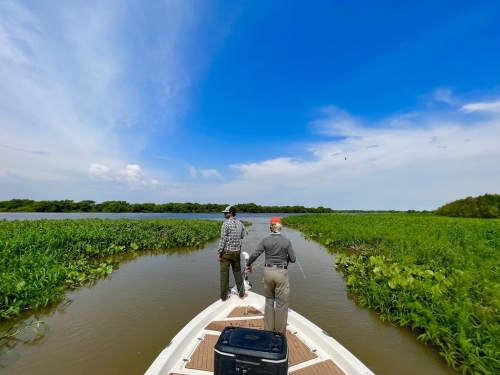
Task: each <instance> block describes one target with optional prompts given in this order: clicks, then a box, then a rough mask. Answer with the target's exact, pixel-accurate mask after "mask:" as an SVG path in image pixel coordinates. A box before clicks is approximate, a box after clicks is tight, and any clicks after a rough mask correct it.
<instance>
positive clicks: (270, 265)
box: [266, 264, 288, 270]
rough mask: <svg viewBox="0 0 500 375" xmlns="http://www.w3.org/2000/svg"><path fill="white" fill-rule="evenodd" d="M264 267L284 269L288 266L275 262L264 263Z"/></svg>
mask: <svg viewBox="0 0 500 375" xmlns="http://www.w3.org/2000/svg"><path fill="white" fill-rule="evenodd" d="M266 267H269V268H282V269H284V270H286V269H287V268H288V267H287V266H277V265H275V264H266Z"/></svg>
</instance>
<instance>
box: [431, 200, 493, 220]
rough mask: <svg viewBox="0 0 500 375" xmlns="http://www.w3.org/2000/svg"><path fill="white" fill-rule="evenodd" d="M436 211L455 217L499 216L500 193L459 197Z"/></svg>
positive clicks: (487, 217)
mask: <svg viewBox="0 0 500 375" xmlns="http://www.w3.org/2000/svg"><path fill="white" fill-rule="evenodd" d="M434 213H435V214H436V215H442V216H453V217H477V218H486V219H494V218H499V217H500V194H485V195H480V196H479V197H475V198H473V197H467V198H465V199H459V200H456V201H454V202H451V203H447V204H445V205H444V206H442V207H439V208H438V209H437V210H436V211H434Z"/></svg>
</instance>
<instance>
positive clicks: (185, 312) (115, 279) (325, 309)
mask: <svg viewBox="0 0 500 375" xmlns="http://www.w3.org/2000/svg"><path fill="white" fill-rule="evenodd" d="M238 218H240V219H242V220H247V221H251V222H252V223H253V225H252V226H251V227H248V228H247V229H248V235H247V237H246V238H245V240H244V247H243V250H244V251H247V252H251V251H252V250H253V249H254V248H255V246H256V245H257V243H258V241H259V240H260V239H261V238H262V237H263V236H265V235H267V234H268V231H269V230H268V224H267V223H268V220H269V217H267V216H247V217H246V216H244V215H239V216H238ZM284 234H285V232H284ZM286 235H287V236H288V237H289V238H290V240H291V241H292V244H293V246H294V249H295V251H296V253H297V257H298V260H299V262H300V266H301V268H302V271H303V273H304V274H303V273H302V271H301V270H300V267H299V266H298V265H297V264H295V265H292V266H291V269H290V284H291V300H290V308H291V309H293V310H296V311H297V312H299V313H300V314H302V315H303V316H305V317H306V318H308V319H309V320H311V321H312V322H313V323H315V324H317V325H318V326H320V327H321V328H322V329H324V330H325V331H327V332H328V333H329V334H330V335H331V336H333V337H334V338H335V339H336V340H337V341H339V342H340V343H341V344H342V345H344V346H345V347H346V348H347V349H348V350H349V351H351V352H352V353H353V354H354V355H355V356H356V357H358V358H359V359H360V360H361V361H362V362H364V363H365V364H366V365H367V366H368V367H369V368H370V369H372V371H374V372H375V373H376V374H377V375H401V374H404V375H413V374H415V375H417V374H418V375H421V374H426V375H440V374H459V372H457V371H455V370H453V369H451V368H449V367H448V366H447V365H446V362H445V361H444V359H443V358H442V357H441V356H440V355H439V354H438V351H437V350H436V348H434V347H431V346H426V345H424V344H422V343H420V342H419V341H417V340H416V337H417V334H416V333H413V332H411V330H409V329H405V328H399V327H394V326H392V325H391V324H389V323H387V322H381V321H380V319H379V315H378V314H377V313H376V312H374V311H370V310H367V309H365V308H361V307H359V306H358V305H357V304H356V302H355V300H354V297H353V296H352V295H351V294H350V293H348V292H347V291H346V288H345V282H344V280H343V279H342V275H341V274H340V273H338V272H337V271H335V269H334V265H333V261H334V256H332V255H331V254H329V253H328V252H327V251H326V249H325V248H324V247H322V246H320V245H318V244H317V243H315V242H310V241H306V240H305V239H304V238H303V236H302V235H301V233H300V232H297V231H295V230H290V229H287V230H286ZM217 245H218V240H215V241H211V242H209V243H207V244H206V245H205V246H204V247H203V248H201V249H183V250H180V251H178V252H168V253H162V254H151V253H144V254H142V255H139V256H136V255H131V254H127V255H125V256H123V257H122V258H121V260H120V266H119V269H117V270H116V271H114V272H113V273H112V274H111V275H110V276H109V277H108V278H107V279H103V280H100V281H99V282H97V283H95V284H94V285H92V286H86V287H83V288H81V289H78V290H75V291H71V292H69V293H68V298H69V300H70V302H68V303H62V304H60V305H59V306H57V307H52V308H50V309H45V310H42V311H39V312H38V313H37V314H36V315H34V314H30V313H25V314H24V315H23V316H22V317H21V319H18V320H16V321H8V322H5V321H4V322H2V323H1V324H0V332H5V330H6V329H7V328H8V327H10V326H11V325H13V324H17V323H22V322H28V321H30V320H32V319H34V318H36V319H40V320H43V321H45V322H46V323H47V324H48V325H49V327H50V334H49V335H48V336H46V337H45V338H44V339H43V340H40V341H39V342H36V343H33V344H31V345H23V343H22V342H17V343H16V342H14V341H12V342H11V343H10V345H11V347H12V348H11V352H10V356H9V357H8V358H7V357H5V358H4V359H3V362H2V360H0V366H2V367H0V372H1V373H2V374H5V375H10V374H12V375H13V374H16V375H18V374H23V375H35V374H36V375H45V374H47V375H48V374H51V375H53V374H96V375H98V374H103V375H104V374H131V375H132V374H143V373H144V372H145V371H146V369H147V368H148V367H149V365H150V364H151V363H152V362H153V360H154V359H155V358H156V356H157V355H158V354H159V353H160V352H161V350H162V349H163V348H164V347H165V346H166V345H167V344H168V343H169V341H170V339H171V338H172V337H173V336H174V335H175V334H176V333H177V332H178V331H179V330H180V329H181V328H182V327H183V326H184V325H185V324H186V323H188V322H189V321H190V320H191V319H192V318H193V317H194V316H196V315H197V314H198V313H199V312H200V311H201V310H203V309H204V308H205V307H207V306H208V305H209V304H211V303H212V302H214V301H215V300H216V299H217V298H218V294H219V268H218V267H219V263H218V262H217V260H216V248H217ZM261 258H262V259H260V258H259V259H258V260H257V262H256V263H255V264H258V263H259V262H260V261H261V260H263V255H262V256H261ZM262 275H263V268H262V266H260V267H255V268H254V273H253V274H252V275H251V276H250V280H251V281H252V283H253V288H252V290H253V291H254V292H256V293H262V283H261V280H262ZM304 275H305V277H304ZM231 277H232V276H231Z"/></svg>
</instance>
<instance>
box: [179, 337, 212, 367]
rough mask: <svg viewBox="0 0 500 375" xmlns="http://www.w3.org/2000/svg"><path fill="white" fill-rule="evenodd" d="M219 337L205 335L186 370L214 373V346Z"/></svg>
mask: <svg viewBox="0 0 500 375" xmlns="http://www.w3.org/2000/svg"><path fill="white" fill-rule="evenodd" d="M218 338H219V336H216V335H205V336H204V340H203V341H201V342H200V344H199V345H198V347H197V348H196V350H195V351H194V353H193V355H192V356H191V360H190V361H189V362H188V363H186V368H189V369H194V370H203V371H211V372H213V371H214V346H215V344H216V343H217V339H218Z"/></svg>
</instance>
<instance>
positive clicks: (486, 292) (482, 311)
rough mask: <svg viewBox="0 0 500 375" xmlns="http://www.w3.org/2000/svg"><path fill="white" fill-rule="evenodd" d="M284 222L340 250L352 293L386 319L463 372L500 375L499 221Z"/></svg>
mask: <svg viewBox="0 0 500 375" xmlns="http://www.w3.org/2000/svg"><path fill="white" fill-rule="evenodd" d="M284 223H285V225H288V226H291V227H293V228H296V229H299V230H300V231H302V232H303V233H304V234H305V235H306V237H308V238H310V239H312V240H314V241H317V242H319V243H321V244H323V245H325V246H327V247H328V248H330V249H331V250H332V251H334V252H338V251H340V253H341V255H340V256H338V257H337V259H336V262H335V264H336V266H337V267H338V268H339V269H340V270H342V272H343V273H344V275H345V276H346V282H347V287H348V288H349V289H350V290H351V291H353V292H355V293H357V296H358V302H359V303H360V304H361V305H362V306H367V307H370V308H372V309H376V310H379V311H380V312H381V319H382V320H388V321H390V322H394V323H397V324H399V325H401V326H408V327H411V328H412V329H413V330H415V331H417V332H419V336H418V338H419V339H420V340H422V341H423V342H426V343H431V344H435V345H438V346H439V347H440V349H441V350H442V355H443V356H444V358H445V359H446V361H447V362H448V364H449V365H451V366H456V367H457V368H458V369H460V370H461V371H463V372H469V373H481V374H498V373H500V361H499V360H498V358H499V356H500V318H499V312H500V274H499V273H498V269H500V256H499V252H500V220H481V219H456V218H446V217H434V216H419V215H404V214H399V215H304V216H294V217H289V218H286V219H285V220H284ZM339 249H340V250H339Z"/></svg>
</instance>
